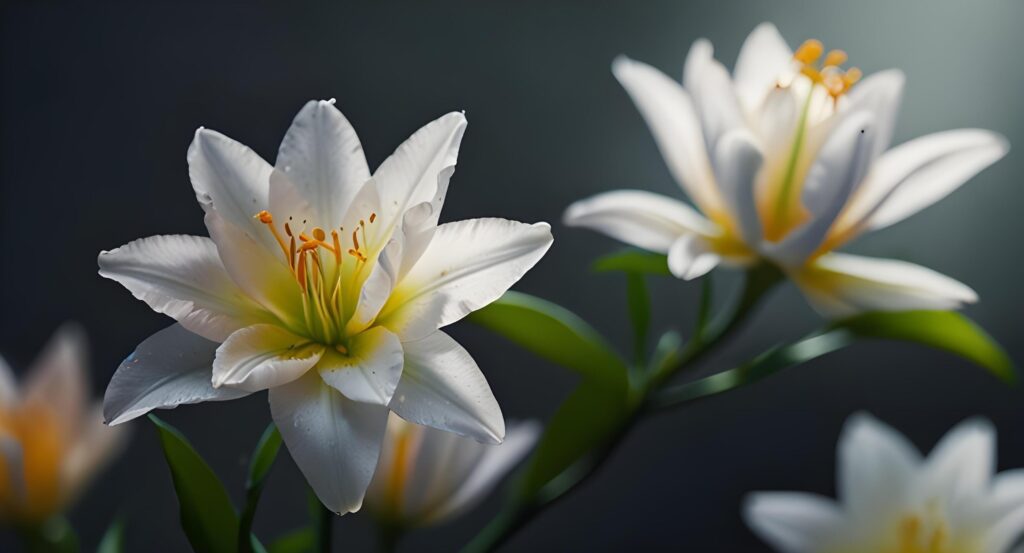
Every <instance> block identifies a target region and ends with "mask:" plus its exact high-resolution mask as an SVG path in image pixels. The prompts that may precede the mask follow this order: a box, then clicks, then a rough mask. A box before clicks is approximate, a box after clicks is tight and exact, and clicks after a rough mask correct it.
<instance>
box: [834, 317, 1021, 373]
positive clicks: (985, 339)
mask: <svg viewBox="0 0 1024 553" xmlns="http://www.w3.org/2000/svg"><path fill="white" fill-rule="evenodd" d="M835 326H836V327H837V328H845V329H847V330H849V331H850V332H852V333H854V334H855V335H857V336H859V337H861V338H881V339H888V340H903V341H907V342H917V343H919V344H923V345H926V346H928V347H931V348H935V349H938V350H942V351H946V352H949V353H952V354H953V355H957V356H960V357H962V358H964V359H967V360H968V361H970V362H972V363H974V364H976V365H978V366H980V367H982V368H985V369H987V370H988V371H989V372H991V373H992V374H994V375H995V376H996V377H998V378H1000V379H1002V380H1003V381H1005V382H1007V383H1011V384H1012V383H1015V382H1016V380H1017V374H1016V370H1015V368H1014V365H1013V361H1012V360H1011V359H1010V357H1009V356H1008V355H1006V352H1005V351H1003V348H1002V347H1000V346H999V344H998V343H997V342H996V341H995V340H994V339H993V338H992V337H991V336H989V335H988V333H986V332H985V331H984V330H983V329H982V328H981V327H979V326H978V325H977V324H975V323H974V322H973V321H971V320H970V319H968V318H967V317H965V316H963V315H961V314H960V313H956V312H954V311H904V312H892V313H890V312H874V313H864V314H861V315H855V316H853V317H850V318H848V319H845V320H842V321H838V322H837V323H835Z"/></svg>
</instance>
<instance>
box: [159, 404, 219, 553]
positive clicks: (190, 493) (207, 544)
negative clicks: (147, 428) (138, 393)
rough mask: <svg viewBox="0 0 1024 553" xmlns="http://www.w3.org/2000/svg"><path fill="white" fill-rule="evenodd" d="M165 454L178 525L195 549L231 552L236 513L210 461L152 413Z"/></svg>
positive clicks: (206, 551)
mask: <svg viewBox="0 0 1024 553" xmlns="http://www.w3.org/2000/svg"><path fill="white" fill-rule="evenodd" d="M149 419H150V420H151V421H153V424H155V425H156V427H157V430H159V433H160V443H161V445H162V446H163V449H164V457H165V458H166V459H167V465H168V466H169V467H170V469H171V478H172V479H173V480H174V491H175V492H176V493H177V495H178V503H179V505H180V506H181V526H182V528H183V529H184V530H185V535H186V536H188V541H189V543H190V544H192V548H193V549H194V550H195V551H197V552H198V553H234V552H235V551H236V550H237V536H238V515H237V514H236V513H235V508H234V506H233V505H232V504H231V499H230V498H229V497H228V493H227V491H225V490H224V486H223V485H222V484H221V482H220V480H219V479H218V478H217V475H216V474H214V473H213V470H211V469H210V467H209V465H207V464H206V462H205V461H203V458H202V457H200V456H199V454H198V453H196V450H195V449H193V448H192V445H191V444H189V443H188V440H186V439H185V437H184V436H183V435H182V434H181V432H179V431H178V430H177V429H175V428H174V427H173V426H171V425H169V424H167V423H165V422H164V421H162V420H160V419H159V418H157V417H156V416H154V415H149Z"/></svg>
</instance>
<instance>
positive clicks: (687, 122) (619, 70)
mask: <svg viewBox="0 0 1024 553" xmlns="http://www.w3.org/2000/svg"><path fill="white" fill-rule="evenodd" d="M612 72H613V73H614V74H615V78H616V79H618V81H619V83H621V84H622V86H623V88H625V89H626V92H628V93H629V95H630V97H631V98H632V99H633V102H634V103H635V104H636V107H637V109H638V110H640V115H641V116H643V118H644V121H646V122H647V126H648V127H649V128H650V129H651V133H652V134H653V135H654V141H655V142H656V143H657V145H658V149H659V150H660V151H661V155H662V157H664V158H665V163H666V164H667V165H668V169H669V171H670V172H671V173H672V176H673V177H675V179H676V182H678V183H679V185H680V186H681V187H682V188H683V190H684V191H686V194H687V195H688V196H689V197H690V199H691V200H693V202H694V203H695V204H697V206H698V207H700V209H701V210H702V211H703V212H704V213H708V214H711V213H717V212H719V211H721V208H722V199H721V197H720V196H719V193H718V189H717V188H716V186H715V179H714V176H713V174H712V173H711V161H710V160H709V159H708V154H707V149H706V148H705V146H704V134H703V130H702V129H701V122H700V117H699V116H698V114H697V111H696V108H695V107H694V104H693V102H692V101H691V99H690V95H689V94H688V93H687V92H686V90H684V89H683V86H682V85H681V84H680V83H678V82H676V81H674V80H672V79H671V78H670V77H668V76H667V75H665V74H664V73H662V72H661V71H658V70H657V69H655V68H653V67H651V66H649V65H647V64H645V63H642V62H639V61H634V60H631V59H629V58H627V57H625V56H619V57H617V58H615V61H614V62H613V63H612ZM667 247H668V245H667V244H666V248H667Z"/></svg>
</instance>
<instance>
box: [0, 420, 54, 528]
mask: <svg viewBox="0 0 1024 553" xmlns="http://www.w3.org/2000/svg"><path fill="white" fill-rule="evenodd" d="M66 438H67V436H64V435H63V433H62V431H61V427H60V424H59V422H58V420H57V417H56V416H55V414H54V413H53V412H52V411H51V410H50V409H47V408H46V407H44V406H41V405H22V406H20V407H18V408H14V409H3V408H2V407H0V447H3V448H5V451H4V455H0V516H3V518H5V519H15V520H18V521H27V522H35V521H41V520H43V519H45V518H47V517H49V516H50V515H52V514H54V513H55V512H57V511H58V510H59V509H60V507H61V503H62V501H63V489H62V488H63V486H62V482H61V462H62V459H63V457H64V453H65V452H64V444H65V439H66ZM6 448H18V449H20V455H18V453H19V452H17V451H15V452H13V453H15V454H14V455H10V454H8V453H12V452H8V451H6ZM19 457H20V462H8V459H18V458H19Z"/></svg>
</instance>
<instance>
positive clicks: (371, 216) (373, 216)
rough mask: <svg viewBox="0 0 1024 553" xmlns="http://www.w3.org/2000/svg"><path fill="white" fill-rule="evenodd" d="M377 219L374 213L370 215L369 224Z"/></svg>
mask: <svg viewBox="0 0 1024 553" xmlns="http://www.w3.org/2000/svg"><path fill="white" fill-rule="evenodd" d="M376 219H377V214H376V213H370V223H373V222H374V221H375V220H376Z"/></svg>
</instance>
